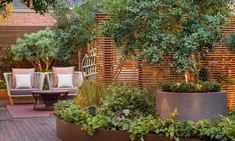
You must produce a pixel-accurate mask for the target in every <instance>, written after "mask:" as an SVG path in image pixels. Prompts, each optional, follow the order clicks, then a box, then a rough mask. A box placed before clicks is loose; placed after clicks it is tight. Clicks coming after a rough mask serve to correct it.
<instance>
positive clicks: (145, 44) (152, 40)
mask: <svg viewBox="0 0 235 141" xmlns="http://www.w3.org/2000/svg"><path fill="white" fill-rule="evenodd" d="M109 12H110V15H112V18H111V20H110V21H109V22H107V23H106V24H105V28H104V34H105V35H110V36H113V37H114V41H115V43H116V45H117V46H118V47H120V48H121V49H122V50H123V54H124V55H126V56H128V57H130V56H132V57H134V58H138V59H139V58H141V59H145V60H147V61H148V62H149V63H151V64H159V63H161V60H162V58H163V57H164V56H165V55H171V56H172V57H173V59H174V61H173V63H172V64H171V65H172V66H174V67H175V68H176V71H177V72H185V71H193V70H194V69H195V67H194V65H195V63H196V62H195V61H196V60H194V59H193V58H192V56H193V55H199V56H204V55H205V53H206V50H211V49H213V47H214V44H215V43H216V42H218V41H219V40H220V38H221V35H220V31H221V28H222V26H223V25H225V24H226V23H227V19H228V16H229V12H230V9H229V7H228V3H227V0H219V1H215V0H205V1H203V2H202V1H196V0H180V1H173V0H131V1H128V0H124V1H123V3H122V5H121V6H118V7H114V8H113V9H112V10H111V11H109Z"/></svg>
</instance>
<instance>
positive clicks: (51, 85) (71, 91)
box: [46, 71, 83, 96]
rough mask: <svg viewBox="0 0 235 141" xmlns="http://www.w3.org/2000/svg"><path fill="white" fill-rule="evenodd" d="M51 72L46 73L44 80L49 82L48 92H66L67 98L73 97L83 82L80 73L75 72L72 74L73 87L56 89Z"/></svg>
mask: <svg viewBox="0 0 235 141" xmlns="http://www.w3.org/2000/svg"><path fill="white" fill-rule="evenodd" d="M53 75H54V74H53V72H47V73H46V78H47V82H49V89H50V90H68V91H69V93H68V96H75V95H76V94H77V91H78V90H79V87H80V86H81V85H82V82H83V74H82V72H77V71H75V72H74V74H73V79H72V81H73V87H58V86H57V84H55V83H56V82H55V81H54V78H53Z"/></svg>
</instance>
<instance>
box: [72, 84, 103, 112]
mask: <svg viewBox="0 0 235 141" xmlns="http://www.w3.org/2000/svg"><path fill="white" fill-rule="evenodd" d="M105 96H106V90H105V87H104V86H103V85H102V84H101V83H98V82H95V81H93V80H86V81H85V82H84V83H83V84H82V86H81V87H80V90H79V94H78V96H76V98H75V99H74V100H75V103H76V104H78V105H80V106H81V107H83V108H86V107H89V106H92V105H95V106H100V105H101V104H102V99H104V98H105Z"/></svg>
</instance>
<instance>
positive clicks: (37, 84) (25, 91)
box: [4, 72, 45, 105]
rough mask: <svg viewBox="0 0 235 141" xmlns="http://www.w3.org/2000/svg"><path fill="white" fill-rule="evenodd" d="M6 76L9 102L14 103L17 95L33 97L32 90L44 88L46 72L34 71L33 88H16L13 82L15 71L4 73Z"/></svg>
mask: <svg viewBox="0 0 235 141" xmlns="http://www.w3.org/2000/svg"><path fill="white" fill-rule="evenodd" d="M4 78H5V81H6V86H7V94H8V96H9V103H10V104H11V105H13V104H14V101H13V98H15V97H32V94H31V91H33V90H42V89H43V83H44V79H45V74H44V73H41V72H34V73H33V77H32V78H33V85H32V88H16V87H15V86H14V84H13V73H4Z"/></svg>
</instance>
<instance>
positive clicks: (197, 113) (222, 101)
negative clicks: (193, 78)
mask: <svg viewBox="0 0 235 141" xmlns="http://www.w3.org/2000/svg"><path fill="white" fill-rule="evenodd" d="M155 98H156V112H157V113H158V114H159V115H160V118H162V119H166V118H168V117H169V114H170V113H172V112H173V111H174V109H177V110H178V112H179V115H178V116H177V119H178V120H192V121H199V120H201V119H213V118H217V117H219V116H221V115H226V113H227V92H226V91H221V92H210V93H175V92H162V91H158V92H156V94H155Z"/></svg>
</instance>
